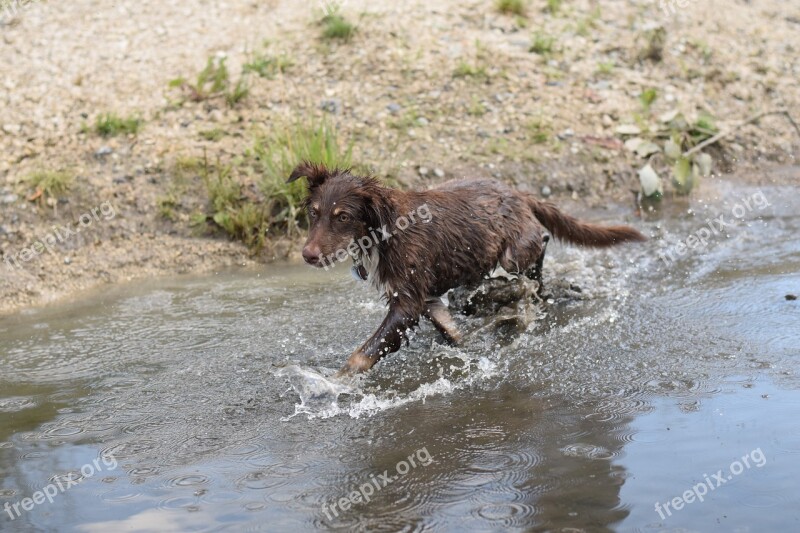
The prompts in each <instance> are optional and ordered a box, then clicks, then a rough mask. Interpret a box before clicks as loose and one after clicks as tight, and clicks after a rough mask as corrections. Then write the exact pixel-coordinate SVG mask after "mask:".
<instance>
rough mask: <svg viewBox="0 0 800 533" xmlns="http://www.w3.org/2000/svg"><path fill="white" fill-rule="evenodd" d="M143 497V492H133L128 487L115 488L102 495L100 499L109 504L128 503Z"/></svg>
mask: <svg viewBox="0 0 800 533" xmlns="http://www.w3.org/2000/svg"><path fill="white" fill-rule="evenodd" d="M141 497H142V493H141V492H137V491H133V490H131V489H130V488H128V487H119V488H113V489H111V490H107V491H105V492H102V493H101V494H100V499H101V500H103V501H104V502H107V503H126V502H130V501H133V500H136V499H138V498H141Z"/></svg>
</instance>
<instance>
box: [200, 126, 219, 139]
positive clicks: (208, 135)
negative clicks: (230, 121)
mask: <svg viewBox="0 0 800 533" xmlns="http://www.w3.org/2000/svg"><path fill="white" fill-rule="evenodd" d="M200 137H202V138H203V139H205V140H207V141H211V142H217V141H219V140H220V139H222V138H223V137H225V130H222V129H220V128H212V129H210V130H204V131H201V132H200Z"/></svg>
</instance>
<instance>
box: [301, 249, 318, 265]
mask: <svg viewBox="0 0 800 533" xmlns="http://www.w3.org/2000/svg"><path fill="white" fill-rule="evenodd" d="M321 255H322V252H321V251H320V249H319V246H314V245H312V244H307V245H305V247H303V259H304V260H305V262H306V263H308V264H309V265H316V264H317V263H319V262H320V256H321Z"/></svg>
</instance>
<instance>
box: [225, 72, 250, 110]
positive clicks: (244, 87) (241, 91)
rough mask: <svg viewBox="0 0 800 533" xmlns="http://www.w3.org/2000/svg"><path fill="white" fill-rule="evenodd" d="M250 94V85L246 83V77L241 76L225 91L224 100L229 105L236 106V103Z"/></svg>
mask: <svg viewBox="0 0 800 533" xmlns="http://www.w3.org/2000/svg"><path fill="white" fill-rule="evenodd" d="M249 94H250V86H249V85H248V84H247V78H245V77H244V76H242V77H241V78H239V81H238V82H236V85H234V86H233V88H232V89H229V90H228V91H226V92H225V102H227V104H228V106H229V107H236V104H238V103H239V102H241V101H242V100H244V99H245V98H247V96H248V95H249Z"/></svg>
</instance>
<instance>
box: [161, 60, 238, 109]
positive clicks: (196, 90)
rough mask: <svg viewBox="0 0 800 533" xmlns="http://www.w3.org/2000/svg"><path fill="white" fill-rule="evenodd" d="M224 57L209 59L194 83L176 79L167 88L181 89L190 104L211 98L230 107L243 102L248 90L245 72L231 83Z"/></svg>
mask: <svg viewBox="0 0 800 533" xmlns="http://www.w3.org/2000/svg"><path fill="white" fill-rule="evenodd" d="M226 61H227V58H225V57H218V58H215V57H209V58H208V61H207V62H206V66H205V68H203V70H201V71H200V73H199V74H198V75H197V78H196V80H195V81H194V83H191V82H189V81H188V80H187V79H185V78H176V79H174V80H172V81H170V82H169V86H170V87H172V88H175V89H181V90H182V91H183V92H184V93H186V94H187V95H188V98H189V100H191V101H192V102H202V101H205V100H209V99H211V98H217V97H222V98H224V99H225V101H226V102H227V103H228V105H229V106H230V107H234V106H235V105H236V104H238V103H239V102H241V101H242V100H244V99H245V98H246V97H247V96H248V94H249V92H250V88H249V85H248V83H247V74H248V72H247V71H243V72H242V75H241V76H240V78H239V81H238V82H236V84H233V83H232V82H231V75H230V72H229V71H228V66H227V65H226V64H225V63H226Z"/></svg>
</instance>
